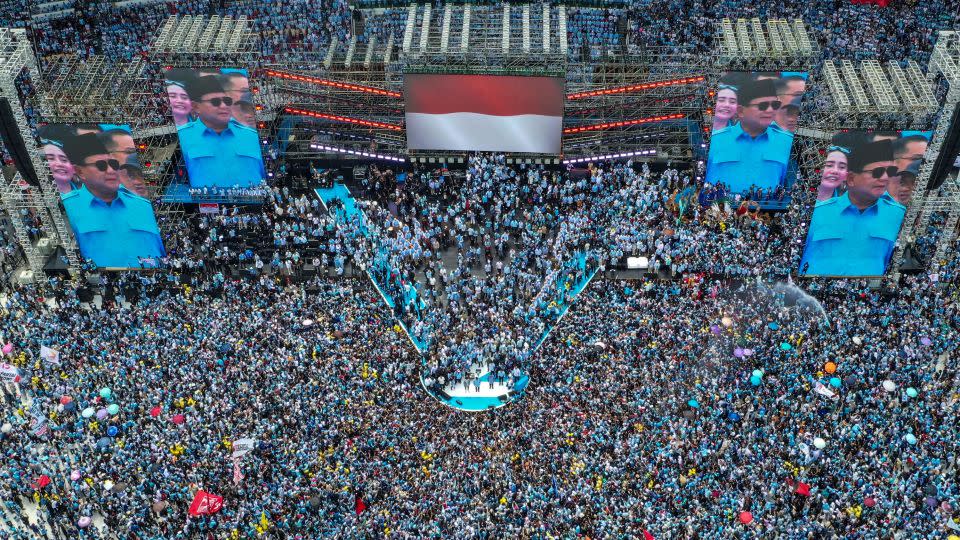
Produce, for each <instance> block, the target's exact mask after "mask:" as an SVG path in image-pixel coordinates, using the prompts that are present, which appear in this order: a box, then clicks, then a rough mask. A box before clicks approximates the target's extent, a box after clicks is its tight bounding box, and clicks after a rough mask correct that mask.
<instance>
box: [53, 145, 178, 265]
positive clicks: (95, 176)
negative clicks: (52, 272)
mask: <svg viewBox="0 0 960 540" xmlns="http://www.w3.org/2000/svg"><path fill="white" fill-rule="evenodd" d="M65 150H66V154H67V156H69V158H70V161H71V162H72V163H73V166H74V169H75V170H76V171H77V175H78V177H79V178H80V180H81V182H82V184H83V185H82V186H81V187H80V188H79V189H76V190H74V191H71V192H70V193H66V194H63V195H62V196H61V198H62V200H63V207H64V210H65V211H66V213H67V218H68V219H69V221H70V226H71V228H72V229H73V233H74V236H76V239H77V245H78V246H79V248H80V254H81V255H83V257H84V258H86V259H90V260H92V261H93V262H94V263H95V264H96V265H97V266H100V267H120V268H129V267H136V266H138V264H139V263H138V261H139V258H140V257H163V256H165V255H166V251H165V250H164V248H163V241H162V240H161V239H160V230H159V228H158V227H157V219H156V217H155V216H154V213H153V205H152V204H150V201H148V200H147V199H144V198H143V197H140V196H139V195H136V194H134V193H132V192H130V191H129V190H128V189H127V188H125V187H123V186H122V185H121V184H120V168H121V166H120V162H119V161H117V160H116V159H113V157H111V155H110V153H109V152H108V151H107V148H106V146H105V145H104V144H103V142H102V141H101V140H100V138H99V137H97V136H96V135H93V134H87V135H80V136H77V137H75V138H73V139H70V140H69V141H68V144H67V147H66V149H65Z"/></svg>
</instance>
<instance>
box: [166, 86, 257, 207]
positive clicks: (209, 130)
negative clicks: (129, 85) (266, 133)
mask: <svg viewBox="0 0 960 540" xmlns="http://www.w3.org/2000/svg"><path fill="white" fill-rule="evenodd" d="M164 84H165V87H166V92H167V99H168V100H169V102H170V112H171V114H172V115H173V121H174V123H175V124H176V125H177V136H178V137H179V138H180V149H181V151H182V152H183V159H184V162H185V163H186V167H187V177H188V181H189V182H190V187H191V188H248V187H253V186H258V185H260V184H262V183H263V181H264V178H265V176H266V175H265V170H264V165H263V155H262V154H261V153H260V139H259V135H258V134H257V126H256V115H255V108H254V105H253V99H252V96H251V93H250V80H249V78H248V76H247V71H246V70H244V69H233V68H220V69H217V68H210V69H187V68H175V69H170V70H168V71H167V72H166V74H165V81H164Z"/></svg>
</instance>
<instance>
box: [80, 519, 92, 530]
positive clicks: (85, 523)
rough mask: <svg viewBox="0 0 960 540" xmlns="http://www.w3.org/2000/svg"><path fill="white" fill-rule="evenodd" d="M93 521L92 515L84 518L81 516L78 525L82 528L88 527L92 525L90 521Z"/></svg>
mask: <svg viewBox="0 0 960 540" xmlns="http://www.w3.org/2000/svg"><path fill="white" fill-rule="evenodd" d="M92 522H93V520H92V519H90V516H83V517H82V518H80V519H79V520H78V521H77V525H78V526H79V527H80V528H81V529H86V528H87V527H89V526H90V523H92Z"/></svg>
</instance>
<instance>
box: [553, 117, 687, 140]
mask: <svg viewBox="0 0 960 540" xmlns="http://www.w3.org/2000/svg"><path fill="white" fill-rule="evenodd" d="M681 118H685V117H684V115H682V114H668V115H666V116H652V117H650V118H637V119H635V120H622V121H620V122H604V123H602V124H593V125H589V126H578V127H572V128H566V129H564V130H563V133H564V135H569V134H571V133H583V132H584V131H599V130H601V129H608V128H612V127H625V126H635V125H639V124H650V123H653V122H663V121H665V120H679V119H681Z"/></svg>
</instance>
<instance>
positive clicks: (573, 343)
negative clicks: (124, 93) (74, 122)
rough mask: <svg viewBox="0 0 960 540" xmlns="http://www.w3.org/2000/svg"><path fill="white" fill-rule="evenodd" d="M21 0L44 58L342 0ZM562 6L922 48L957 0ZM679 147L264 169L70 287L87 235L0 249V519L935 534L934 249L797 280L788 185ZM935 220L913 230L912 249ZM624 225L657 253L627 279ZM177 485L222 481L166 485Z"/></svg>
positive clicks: (959, 396) (110, 534) (212, 534)
mask: <svg viewBox="0 0 960 540" xmlns="http://www.w3.org/2000/svg"><path fill="white" fill-rule="evenodd" d="M30 4H31V3H30V2H24V1H21V0H17V1H8V2H3V3H0V20H3V21H4V23H6V24H14V25H21V26H22V25H29V26H30V27H31V31H32V33H33V36H34V38H35V42H36V43H37V44H38V47H39V53H40V54H41V55H42V56H44V57H45V59H44V61H49V60H50V57H51V55H56V54H61V53H73V52H78V53H80V54H81V55H84V56H86V55H92V54H105V55H108V56H111V57H114V58H121V59H129V58H133V57H135V56H137V55H140V54H142V53H143V51H144V50H145V49H146V47H147V44H148V43H149V38H150V36H151V35H152V34H153V33H154V32H155V31H156V28H158V27H159V25H160V24H161V23H162V21H163V19H164V18H165V17H166V16H167V15H169V14H172V13H179V14H207V13H213V12H217V13H219V12H223V13H224V14H232V15H247V16H248V17H250V19H251V22H252V24H253V26H254V28H255V30H256V31H257V32H258V34H259V35H260V43H261V51H260V52H261V53H262V54H263V55H264V58H268V59H269V58H273V57H276V56H277V55H281V54H284V53H285V52H286V51H289V50H302V51H323V50H325V49H324V48H325V46H326V44H327V43H329V40H330V39H331V38H334V37H335V38H337V39H338V40H340V41H341V42H344V41H345V40H347V39H349V37H350V31H351V30H350V28H351V27H350V17H351V14H350V8H349V6H348V5H347V3H346V2H345V1H343V0H332V1H330V2H310V1H308V0H284V1H281V2H270V3H265V2H249V1H237V2H224V3H220V2H208V1H206V0H193V1H188V2H177V3H172V2H171V3H151V4H148V5H146V6H142V5H141V6H136V7H126V8H124V7H116V6H114V4H113V3H111V2H97V1H94V2H76V3H74V4H73V7H72V8H71V9H73V10H74V14H73V16H71V17H70V18H64V19H53V20H51V21H47V22H42V23H39V22H33V21H31V19H30V14H31V9H30ZM224 4H225V6H224ZM580 9H582V10H583V11H584V13H582V14H577V13H574V14H573V16H572V19H571V20H572V24H571V25H570V27H569V28H570V31H571V32H578V34H577V38H576V43H582V42H584V41H585V42H586V43H587V44H588V45H589V46H590V47H591V51H592V53H591V54H592V55H593V56H595V57H596V56H597V54H603V52H602V49H603V48H608V47H612V46H615V44H614V43H613V39H612V37H611V36H612V35H613V34H612V32H613V28H616V26H617V25H618V24H619V23H620V20H621V18H624V17H625V18H626V19H627V20H628V21H629V24H628V26H629V28H630V33H631V36H632V38H633V39H632V40H631V41H632V43H631V46H634V47H640V46H643V45H646V46H667V47H678V48H679V47H688V48H692V49H693V50H698V51H701V52H705V51H707V50H708V47H709V43H710V42H711V39H712V33H713V32H714V27H715V21H716V20H717V19H718V18H719V17H722V16H727V15H729V14H730V13H736V14H737V16H744V17H750V16H758V17H774V16H777V17H794V16H796V17H802V18H804V20H805V21H807V22H808V23H809V24H810V25H811V26H812V28H813V29H814V31H815V32H816V37H817V39H818V40H819V42H820V45H821V47H822V48H823V51H824V54H825V55H826V56H827V57H835V56H844V57H852V56H854V55H855V54H856V55H863V54H867V55H870V56H872V57H875V58H879V59H881V60H886V59H904V58H915V59H917V60H920V61H923V60H925V59H926V57H927V56H928V55H929V51H930V49H931V47H932V39H933V37H934V35H935V31H936V30H937V29H939V28H944V27H949V26H951V25H954V24H956V21H957V13H958V12H960V5H958V4H957V1H956V0H932V1H931V2H928V3H924V4H920V5H915V4H912V3H910V2H906V3H902V4H901V3H896V4H895V5H893V6H891V7H889V8H883V9H881V8H878V7H876V6H870V5H853V4H848V3H844V2H827V1H825V0H821V1H815V2H788V3H785V4H777V5H767V4H762V3H757V2H747V1H727V2H710V3H704V2H698V1H695V0H671V1H669V2H665V3H655V2H645V1H641V2H634V3H631V4H630V5H629V6H628V7H626V8H624V9H622V10H610V11H607V10H603V9H597V10H593V12H589V9H588V8H580ZM404 13H405V10H404V9H392V10H387V11H385V12H384V13H383V14H382V15H381V16H382V18H383V22H384V24H382V25H379V24H368V25H367V29H366V30H365V34H364V36H362V39H369V36H371V35H374V34H376V35H377V39H378V40H379V39H385V38H386V36H387V35H388V34H389V33H391V32H392V33H394V34H395V35H396V33H397V32H402V25H401V24H399V23H398V21H399V20H400V17H401V16H402V15H403V14H404ZM593 49H598V51H599V52H597V51H593ZM571 54H580V51H572V52H571ZM254 63H255V59H251V66H253V65H254ZM24 84H28V83H24ZM159 110H163V104H162V102H158V111H159ZM158 114H159V113H158ZM701 172H702V171H701ZM401 174H402V175H403V181H402V182H400V181H398V180H399V177H400V176H401ZM691 175H695V173H694V172H692V171H687V170H677V169H674V168H670V167H668V168H667V169H665V170H662V169H657V170H651V169H650V168H649V167H648V166H646V165H645V164H635V163H632V162H629V161H628V162H619V163H614V162H598V163H593V164H591V165H590V167H589V168H587V169H586V170H556V169H553V168H549V167H543V166H539V165H537V166H530V165H527V166H522V165H508V164H507V163H506V159H505V158H504V156H498V155H489V154H483V155H474V156H471V157H470V160H469V163H468V166H467V168H466V171H463V172H459V171H449V170H446V169H442V168H441V169H428V168H416V167H412V168H411V169H410V170H408V171H405V173H400V172H399V171H397V173H395V172H394V171H389V170H386V169H377V168H375V167H371V168H370V171H369V174H368V175H367V176H366V177H365V178H364V179H363V180H360V181H359V184H360V185H359V189H358V190H357V191H356V193H355V197H356V200H355V202H356V204H357V205H358V208H359V209H360V210H361V211H362V214H359V213H357V214H349V215H348V214H347V213H344V212H341V211H340V210H342V209H338V208H337V207H336V205H334V207H333V208H332V209H330V210H332V212H331V211H328V209H326V208H324V205H323V204H322V203H321V201H320V200H319V198H318V197H317V196H316V194H315V193H313V192H309V191H306V190H303V189H295V188H292V187H291V186H292V185H293V184H292V183H291V182H289V181H288V180H289V178H286V177H285V175H284V174H280V173H278V174H277V175H276V177H275V178H271V179H270V180H269V182H268V183H269V187H264V188H262V189H260V188H253V191H251V192H249V193H248V194H249V195H251V196H252V197H256V198H258V199H265V201H266V202H264V204H262V205H254V206H246V207H227V206H223V205H221V207H220V208H219V209H218V210H217V211H216V213H212V214H196V215H192V216H190V217H189V218H187V219H182V221H180V222H177V223H162V224H161V227H162V228H163V229H164V230H166V231H171V232H170V234H169V235H168V236H166V237H165V238H164V244H165V247H166V256H165V257H163V258H162V261H161V263H160V266H161V268H160V269H157V270H153V271H150V272H142V273H116V274H106V273H103V274H99V279H100V281H99V284H98V285H96V286H95V287H94V289H95V290H96V292H97V293H98V294H97V296H96V298H95V299H94V300H92V301H91V300H90V299H89V298H81V295H80V294H79V293H78V290H83V289H85V288H86V287H87V284H88V283H89V279H90V278H91V276H90V275H88V274H89V273H90V271H91V269H90V268H89V267H85V270H84V272H83V273H82V275H80V276H77V277H75V278H73V279H71V280H66V279H62V278H51V279H50V280H49V282H45V283H43V284H42V285H43V286H36V285H17V286H14V285H10V284H9V283H8V282H6V281H5V282H4V283H3V285H2V286H0V287H2V294H0V304H2V309H0V350H2V355H3V357H2V358H0V372H2V373H0V374H2V377H3V378H2V382H3V384H2V385H0V387H2V390H3V392H2V405H0V411H2V412H0V416H2V418H0V455H2V458H3V466H2V467H0V501H2V502H3V505H2V508H0V536H2V537H4V538H11V539H31V540H32V539H36V538H84V539H96V538H111V539H113V538H138V539H157V538H164V539H167V538H171V539H187V538H231V539H233V538H237V539H239V538H258V537H265V538H283V539H296V538H303V539H306V538H318V537H325V536H331V537H342V538H367V537H375V538H446V537H465V538H572V537H579V538H644V540H647V539H648V538H656V539H663V538H704V539H706V538H711V539H712V538H796V539H800V538H804V539H810V538H833V537H843V538H950V540H955V539H956V538H958V537H960V508H958V506H960V488H958V485H957V483H956V477H957V472H958V465H960V464H958V459H960V455H958V450H957V448H958V446H957V445H958V442H960V431H958V428H957V422H956V418H957V413H958V408H960V390H958V388H960V374H958V371H957V369H956V367H955V359H954V357H955V355H956V349H957V345H958V335H957V331H956V327H957V325H958V324H960V312H958V303H957V302H958V292H960V290H958V288H957V285H958V280H960V274H958V269H960V257H958V256H957V255H956V253H957V252H956V250H955V249H954V250H952V251H951V253H950V255H949V260H947V261H943V264H942V266H941V268H940V269H939V271H938V272H937V273H936V274H927V273H920V274H917V275H911V276H906V277H904V278H903V279H902V281H901V282H900V283H899V284H898V286H897V287H896V288H895V289H893V290H887V289H879V290H878V289H875V288H872V287H869V286H868V284H867V282H866V281H863V280H856V279H847V280H824V279H815V278H813V279H803V280H802V281H799V282H798V283H796V284H794V283H793V282H792V280H791V278H790V276H791V275H795V274H796V273H797V269H798V267H799V266H798V265H799V262H800V258H801V255H802V251H803V248H804V241H803V236H802V234H803V233H804V232H805V230H806V229H805V227H804V226H803V225H802V223H803V222H804V221H805V220H807V219H809V216H810V212H811V209H812V207H813V205H814V204H815V202H816V197H817V192H816V190H815V187H814V186H810V185H806V184H803V183H802V182H801V185H800V186H799V187H797V188H796V189H795V190H794V192H793V193H792V197H793V204H792V205H791V206H790V207H789V208H788V209H787V210H786V211H784V212H781V213H778V214H774V215H766V214H759V213H756V212H753V211H751V209H750V208H748V207H745V206H738V204H739V202H740V201H738V200H736V199H735V198H731V197H728V194H727V193H725V192H723V191H722V189H721V188H718V190H713V191H711V190H703V189H701V187H702V186H701V185H699V184H698V183H697V181H696V180H695V178H691ZM804 188H811V189H804ZM210 193H211V195H216V193H214V192H213V191H210ZM205 194H206V193H205ZM684 194H687V195H684ZM768 196H770V197H773V198H777V197H782V196H783V194H782V193H776V194H768ZM755 200H756V199H755ZM8 219H19V220H22V221H23V222H24V223H26V224H29V229H30V231H31V234H34V233H36V234H40V230H41V229H42V227H43V224H42V222H41V218H40V217H39V216H36V215H33V214H31V213H29V212H27V211H23V213H22V214H21V215H17V216H8ZM942 224H943V216H942V215H939V214H938V215H935V216H934V219H933V220H932V221H931V225H930V228H929V229H928V230H926V231H920V234H919V236H918V238H917V239H916V241H915V242H914V253H915V254H916V255H917V256H918V257H919V258H920V259H922V260H923V262H925V263H926V262H930V259H931V254H932V252H933V249H934V245H935V243H936V239H937V238H938V237H939V236H940V235H942V234H944V232H943V231H942V230H941V227H942ZM7 229H8V227H6V226H4V227H0V238H2V240H3V242H2V245H3V249H2V265H3V270H4V272H5V274H7V275H9V274H10V272H12V270H13V269H14V268H16V267H17V266H19V263H20V259H21V258H22V257H21V256H20V254H19V251H18V248H17V239H16V238H15V237H14V236H13V235H12V234H10V233H9V232H8V231H7ZM634 254H643V255H645V256H647V257H648V260H649V267H650V272H649V273H648V274H645V275H644V276H642V277H640V278H639V279H635V278H634V279H623V276H622V275H621V274H619V273H618V270H616V269H615V267H618V266H620V264H621V262H622V261H623V259H624V257H625V256H627V255H634ZM318 269H319V271H317V270H318ZM308 270H310V271H309V272H308ZM364 270H370V272H371V274H372V275H373V276H374V280H375V281H376V282H377V284H378V286H381V289H382V291H381V292H382V293H383V294H384V295H386V296H388V297H390V298H392V299H394V304H395V305H396V306H398V307H396V308H395V309H393V310H391V309H390V308H387V307H385V306H384V305H383V302H382V301H381V296H380V295H381V292H378V290H377V289H376V288H375V287H374V285H373V284H372V283H371V282H370V280H368V279H367V278H366V277H365V276H364V275H363V271H364ZM94 275H95V274H94ZM306 276H308V277H306ZM594 276H595V277H594ZM591 277H593V278H594V281H593V282H592V283H591V284H590V285H589V286H587V287H586V288H585V289H584V290H582V291H581V290H580V288H581V287H580V286H582V285H583V284H585V283H586V282H588V281H589V280H590V278H591ZM398 300H399V301H398ZM567 307H569V308H570V309H569V311H568V312H567V313H566V315H565V316H564V317H562V318H561V317H560V314H561V313H562V312H563V311H564V309H565V308H567ZM401 322H402V323H403V325H404V326H405V327H406V328H407V329H408V331H409V334H410V336H412V337H413V338H414V339H415V340H416V341H417V342H418V343H422V344H424V345H425V350H426V354H423V355H421V354H420V353H419V352H418V351H417V349H415V348H414V347H413V346H411V343H410V341H409V340H408V338H407V337H406V336H405V335H404V331H402V330H400V327H399V323H401ZM551 329H552V330H551ZM548 331H550V335H549V338H548V339H546V340H545V341H543V344H542V346H540V347H539V348H538V347H537V345H538V344H539V343H540V342H541V340H542V338H543V337H544V335H545V334H546V333H547V332H548ZM51 351H53V352H51ZM478 365H483V367H484V368H485V369H486V370H489V371H490V372H491V373H492V374H493V376H494V377H495V378H496V379H499V380H502V381H505V382H514V381H516V380H518V379H519V378H520V377H521V376H528V377H530V379H531V381H532V382H531V384H530V386H529V389H528V390H526V393H525V395H524V397H523V398H522V399H520V400H517V401H516V402H514V403H511V404H509V405H508V406H505V407H502V408H499V409H496V410H494V411H488V412H483V413H463V412H460V411H456V410H454V409H452V408H449V407H447V406H445V405H443V404H441V403H439V402H437V401H435V400H433V399H430V398H428V397H427V396H426V394H425V393H424V392H423V388H422V387H423V386H424V385H426V386H428V387H436V388H443V387H445V386H449V385H450V384H453V383H455V382H458V381H463V380H467V379H469V378H470V377H471V371H473V370H475V368H476V367H477V366H478ZM244 439H252V440H253V441H254V443H253V446H252V449H251V450H250V451H249V452H246V453H243V452H236V450H237V448H238V447H239V443H238V441H240V440H244ZM201 489H202V490H204V491H207V492H211V493H215V494H217V495H219V496H222V497H223V502H224V506H223V508H222V509H221V510H219V511H218V512H216V513H213V514H211V515H205V516H191V515H189V513H188V507H189V506H190V505H191V502H192V501H193V500H194V496H195V494H196V493H197V491H198V490H201Z"/></svg>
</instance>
